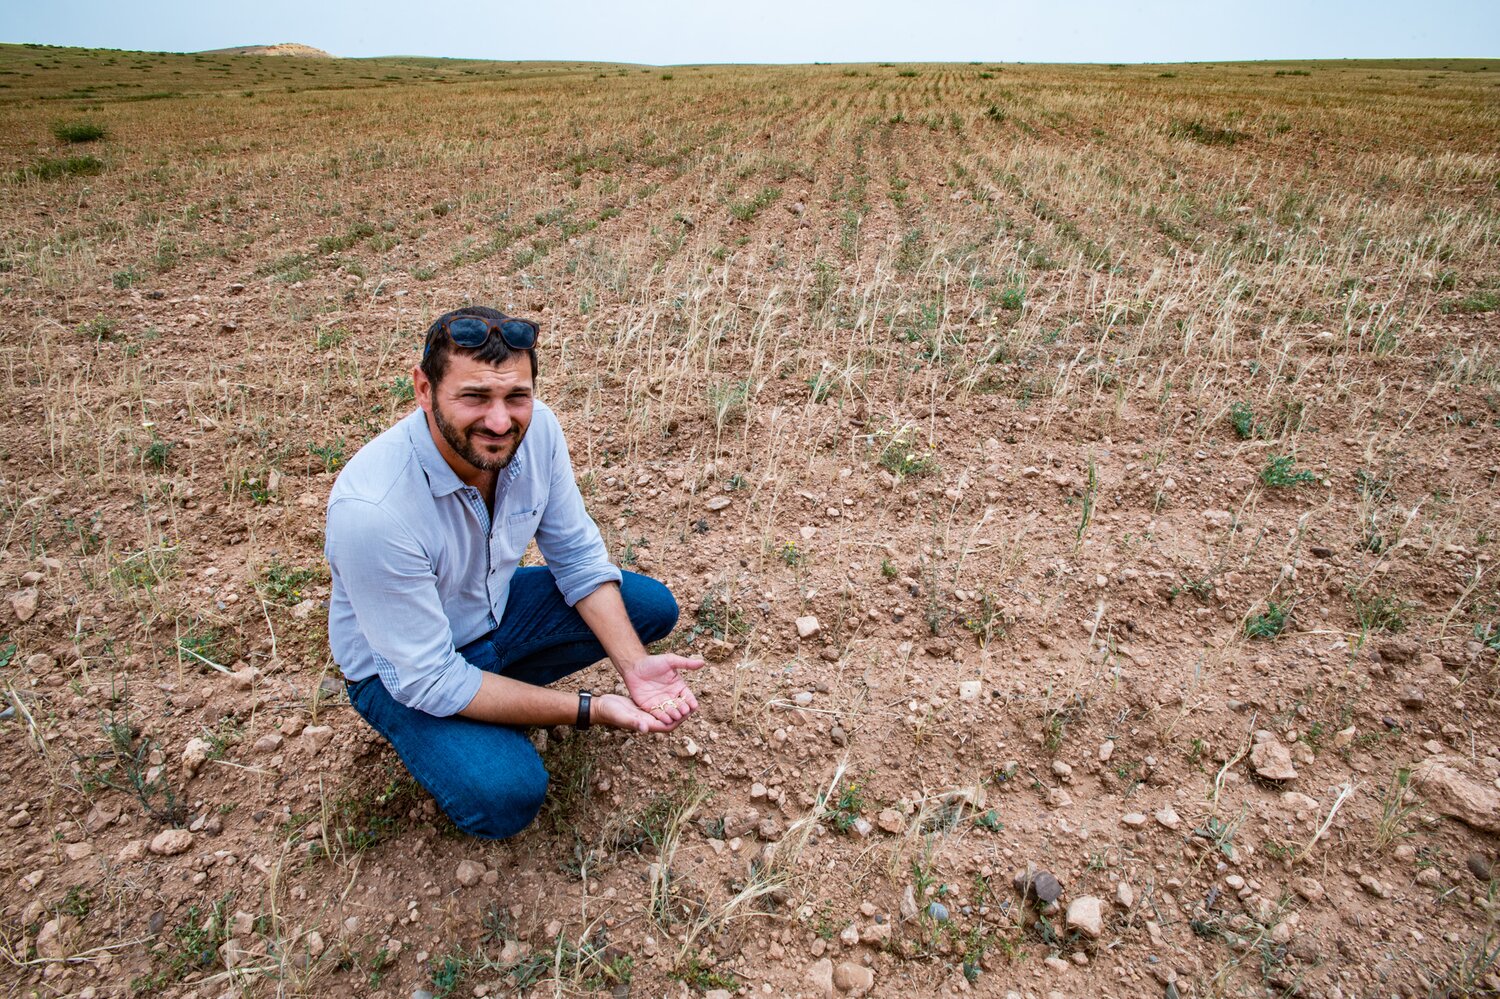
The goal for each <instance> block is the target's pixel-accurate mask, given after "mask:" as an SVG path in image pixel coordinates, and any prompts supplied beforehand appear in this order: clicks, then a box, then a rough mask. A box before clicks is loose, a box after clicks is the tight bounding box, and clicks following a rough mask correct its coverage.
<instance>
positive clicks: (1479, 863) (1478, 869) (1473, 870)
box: [1464, 853, 1495, 882]
mask: <svg viewBox="0 0 1500 999" xmlns="http://www.w3.org/2000/svg"><path fill="white" fill-rule="evenodd" d="M1464 866H1465V867H1467V868H1468V869H1469V873H1470V874H1472V875H1474V877H1475V879H1476V880H1478V881H1485V882H1487V881H1489V880H1490V879H1491V878H1493V877H1494V876H1495V866H1494V865H1493V864H1492V863H1490V859H1489V858H1488V857H1486V856H1485V855H1484V854H1482V853H1471V854H1469V855H1468V857H1466V858H1464Z"/></svg>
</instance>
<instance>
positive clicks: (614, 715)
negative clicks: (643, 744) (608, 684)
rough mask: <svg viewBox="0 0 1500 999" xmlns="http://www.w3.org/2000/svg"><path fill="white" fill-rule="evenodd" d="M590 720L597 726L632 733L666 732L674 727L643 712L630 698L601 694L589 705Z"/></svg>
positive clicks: (647, 712)
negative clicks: (620, 729) (626, 730)
mask: <svg viewBox="0 0 1500 999" xmlns="http://www.w3.org/2000/svg"><path fill="white" fill-rule="evenodd" d="M589 719H590V721H592V722H593V724H595V725H608V726H609V727H610V728H623V729H628V730H630V731H632V732H666V731H668V730H669V729H671V727H672V726H670V725H668V724H666V723H665V722H663V721H660V720H658V719H657V718H656V717H655V716H654V715H652V714H651V713H650V712H649V711H642V710H641V709H640V708H638V707H636V706H635V705H634V704H632V703H631V701H630V698H628V697H621V696H620V695H619V694H600V695H599V696H597V697H595V698H594V700H593V703H592V704H590V705H589Z"/></svg>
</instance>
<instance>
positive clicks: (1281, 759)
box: [1250, 736, 1297, 781]
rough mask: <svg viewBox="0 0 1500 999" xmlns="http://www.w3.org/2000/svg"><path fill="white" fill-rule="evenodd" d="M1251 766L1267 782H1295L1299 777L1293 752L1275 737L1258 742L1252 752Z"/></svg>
mask: <svg viewBox="0 0 1500 999" xmlns="http://www.w3.org/2000/svg"><path fill="white" fill-rule="evenodd" d="M1250 765H1251V766H1253V767H1254V768H1255V772H1256V773H1257V774H1259V775H1260V776H1261V777H1264V778H1265V779H1266V780H1277V781H1280V780H1295V779H1296V777H1297V771H1296V769H1295V768H1294V767H1293V766H1292V754H1291V751H1290V750H1289V749H1287V748H1286V746H1284V745H1282V744H1281V742H1280V741H1278V740H1277V739H1276V738H1275V737H1274V736H1273V737H1272V738H1270V739H1267V740H1265V741H1264V742H1257V743H1256V744H1255V746H1254V747H1253V748H1252V749H1251V750H1250Z"/></svg>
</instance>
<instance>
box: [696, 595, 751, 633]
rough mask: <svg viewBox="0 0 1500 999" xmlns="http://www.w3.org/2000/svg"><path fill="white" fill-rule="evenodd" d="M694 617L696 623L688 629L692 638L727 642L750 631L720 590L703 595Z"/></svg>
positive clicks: (727, 597) (736, 609)
mask: <svg viewBox="0 0 1500 999" xmlns="http://www.w3.org/2000/svg"><path fill="white" fill-rule="evenodd" d="M695 616H696V618H697V622H696V623H695V624H694V625H693V627H692V628H691V629H690V634H692V635H693V636H694V637H697V636H698V635H711V636H712V637H714V638H717V639H719V640H720V641H728V640H731V639H735V638H739V637H740V636H741V635H744V634H746V633H747V632H748V631H749V630H750V626H749V625H748V624H746V623H745V618H744V615H742V614H741V613H740V611H739V609H738V608H737V607H735V606H734V605H733V604H732V603H731V602H730V598H729V594H728V593H727V592H725V591H722V590H719V591H714V590H711V591H709V592H708V593H705V594H704V595H703V600H702V602H701V603H699V604H698V609H697V611H696V612H695Z"/></svg>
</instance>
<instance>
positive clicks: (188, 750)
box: [182, 738, 214, 777]
mask: <svg viewBox="0 0 1500 999" xmlns="http://www.w3.org/2000/svg"><path fill="white" fill-rule="evenodd" d="M213 751H214V746H213V743H211V742H209V741H208V740H207V739H199V738H192V739H189V740H188V742H187V746H186V747H185V748H184V749H183V751H182V769H183V770H184V771H185V772H186V773H187V775H188V776H189V777H196V776H197V775H198V770H199V769H200V768H201V767H202V766H203V764H204V763H205V762H206V761H207V760H208V757H209V755H210V754H212V753H213Z"/></svg>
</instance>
